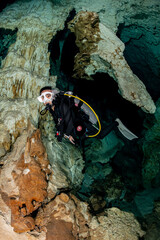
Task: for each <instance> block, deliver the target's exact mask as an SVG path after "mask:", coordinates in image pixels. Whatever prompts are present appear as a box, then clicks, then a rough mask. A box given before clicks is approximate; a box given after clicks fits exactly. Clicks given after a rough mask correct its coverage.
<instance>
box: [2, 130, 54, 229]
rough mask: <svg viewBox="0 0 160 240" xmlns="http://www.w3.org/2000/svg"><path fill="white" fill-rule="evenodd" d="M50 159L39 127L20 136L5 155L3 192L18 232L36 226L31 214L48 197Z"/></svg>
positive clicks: (12, 222)
mask: <svg viewBox="0 0 160 240" xmlns="http://www.w3.org/2000/svg"><path fill="white" fill-rule="evenodd" d="M48 167H49V161H48V160H47V154H46V152H45V148H44V146H43V144H42V142H41V139H40V132H39V131H38V130H37V131H36V132H34V133H33V134H32V135H31V136H28V134H27V133H26V132H25V133H23V135H22V136H21V137H19V138H18V139H17V141H16V143H15V145H14V149H13V151H12V152H11V153H9V154H8V155H6V156H5V158H3V168H2V170H1V174H0V184H1V196H2V199H3V200H4V201H5V203H6V204H7V205H8V206H9V208H10V209H11V213H12V215H11V225H12V227H14V231H16V232H19V233H20V232H26V231H29V230H31V229H34V228H35V223H34V219H33V218H32V217H31V216H30V214H31V213H32V212H34V211H35V210H36V209H38V208H39V207H40V206H41V204H42V202H43V201H44V199H45V198H46V197H47V181H46V178H47V175H48V174H49V173H50V170H49V168H48Z"/></svg>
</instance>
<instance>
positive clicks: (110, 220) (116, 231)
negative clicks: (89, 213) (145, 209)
mask: <svg viewBox="0 0 160 240" xmlns="http://www.w3.org/2000/svg"><path fill="white" fill-rule="evenodd" d="M90 227H91V229H92V231H91V239H92V240H96V239H104V240H117V239H119V240H124V239H131V240H132V239H133V240H136V239H137V240H138V239H139V237H142V236H143V235H144V231H142V230H141V227H140V225H139V223H138V222H137V220H136V219H135V218H134V215H133V214H131V213H127V212H122V211H121V210H119V209H118V208H111V209H108V210H106V211H105V213H104V216H103V215H102V216H99V217H98V218H97V219H96V218H95V217H93V218H92V221H91V223H90Z"/></svg>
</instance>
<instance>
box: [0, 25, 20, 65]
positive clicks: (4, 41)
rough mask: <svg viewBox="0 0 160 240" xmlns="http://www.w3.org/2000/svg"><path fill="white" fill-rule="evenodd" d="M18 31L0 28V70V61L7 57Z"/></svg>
mask: <svg viewBox="0 0 160 240" xmlns="http://www.w3.org/2000/svg"><path fill="white" fill-rule="evenodd" d="M17 31H18V29H17V28H16V29H14V30H11V29H4V28H0V68H1V63H2V60H3V59H4V58H5V57H6V56H7V53H8V49H9V47H10V45H11V44H13V43H14V42H15V41H16V38H17Z"/></svg>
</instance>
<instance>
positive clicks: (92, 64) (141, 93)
mask: <svg viewBox="0 0 160 240" xmlns="http://www.w3.org/2000/svg"><path fill="white" fill-rule="evenodd" d="M87 19H90V21H89V22H88V24H86V20H87ZM69 29H70V30H71V31H72V32H74V33H75V36H76V44H77V46H78V47H79V49H80V54H78V55H77V56H76V58H75V62H76V61H77V62H76V67H75V71H76V73H77V75H78V77H79V78H86V76H88V78H89V79H92V75H94V74H95V73H96V72H106V73H108V74H109V75H110V76H111V77H113V79H114V80H115V81H116V82H117V83H118V87H119V91H120V94H121V95H122V97H123V98H125V99H127V100H128V101H130V102H132V103H134V104H136V105H137V106H138V107H140V108H142V110H144V111H145V112H149V113H154V112H155V110H156V107H155V104H154V102H153V100H152V98H151V96H150V95H149V93H148V92H147V90H146V87H145V85H144V84H143V83H142V82H141V81H140V79H139V78H138V77H137V76H136V75H135V74H133V72H132V70H131V69H130V67H129V65H128V64H127V62H126V60H125V58H124V56H123V51H124V44H123V43H122V42H121V41H120V39H119V38H118V37H117V36H116V35H115V34H114V33H113V32H112V31H111V30H110V29H109V28H106V27H105V26H104V25H103V24H102V23H99V17H98V14H95V13H94V14H93V13H91V12H87V11H81V12H79V13H78V14H77V15H76V16H75V17H74V19H73V20H72V21H71V22H70V23H69ZM86 57H87V59H86ZM86 61H87V64H86ZM83 62H84V63H85V65H83V68H82V67H81V66H82V63H83ZM106 84H107V82H106Z"/></svg>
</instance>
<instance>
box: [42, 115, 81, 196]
mask: <svg viewBox="0 0 160 240" xmlns="http://www.w3.org/2000/svg"><path fill="white" fill-rule="evenodd" d="M39 128H40V129H41V132H42V136H43V143H44V145H45V147H46V150H47V153H48V159H49V161H50V164H51V166H52V169H53V172H54V174H53V175H51V176H50V181H49V187H48V191H49V198H53V197H54V196H55V194H56V193H57V192H59V191H60V190H61V189H63V190H64V189H65V190H69V189H74V190H76V189H79V188H80V185H81V182H82V180H83V174H82V170H83V168H84V161H83V159H82V151H81V150H80V149H79V148H77V147H75V146H72V145H71V144H70V143H69V142H68V141H67V140H65V139H63V141H62V142H60V143H59V142H57V139H56V138H55V134H56V132H55V131H54V129H55V125H54V122H53V119H52V117H51V115H50V114H45V115H44V116H41V119H40V124H39Z"/></svg>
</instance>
